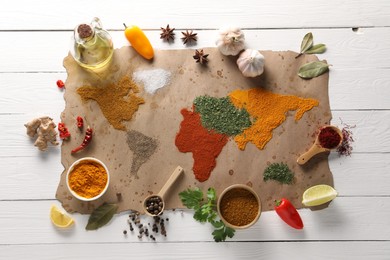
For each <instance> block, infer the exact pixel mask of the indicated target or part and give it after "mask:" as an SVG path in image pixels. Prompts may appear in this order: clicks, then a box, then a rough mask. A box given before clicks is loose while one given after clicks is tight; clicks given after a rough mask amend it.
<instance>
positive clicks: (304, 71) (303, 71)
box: [298, 61, 329, 79]
mask: <svg viewBox="0 0 390 260" xmlns="http://www.w3.org/2000/svg"><path fill="white" fill-rule="evenodd" d="M328 70H329V65H328V64H326V63H325V62H322V61H314V62H310V63H307V64H305V65H303V66H302V67H300V68H299V71H298V76H299V77H301V78H304V79H312V78H315V77H318V76H320V75H322V74H324V73H325V72H327V71H328Z"/></svg>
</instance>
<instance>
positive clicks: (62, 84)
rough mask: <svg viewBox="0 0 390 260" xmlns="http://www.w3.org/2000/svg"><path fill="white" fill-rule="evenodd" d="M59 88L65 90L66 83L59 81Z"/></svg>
mask: <svg viewBox="0 0 390 260" xmlns="http://www.w3.org/2000/svg"><path fill="white" fill-rule="evenodd" d="M57 86H58V87H59V88H64V87H65V83H64V82H63V81H62V80H60V79H59V80H57Z"/></svg>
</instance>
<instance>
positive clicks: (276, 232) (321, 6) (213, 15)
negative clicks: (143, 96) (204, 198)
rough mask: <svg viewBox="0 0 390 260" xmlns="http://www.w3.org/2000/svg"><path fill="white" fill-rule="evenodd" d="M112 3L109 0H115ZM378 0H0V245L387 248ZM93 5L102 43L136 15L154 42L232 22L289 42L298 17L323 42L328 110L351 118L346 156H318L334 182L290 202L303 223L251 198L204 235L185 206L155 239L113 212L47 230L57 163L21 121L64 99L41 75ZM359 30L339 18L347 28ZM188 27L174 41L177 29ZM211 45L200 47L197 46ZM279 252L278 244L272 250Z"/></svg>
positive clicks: (261, 45) (301, 250)
mask: <svg viewBox="0 0 390 260" xmlns="http://www.w3.org/2000/svg"><path fill="white" fill-rule="evenodd" d="M118 6H120V7H118ZM389 15H390V2H389V1H388V0H378V1H375V2H374V1H371V0H356V1H338V0H329V1H323V2H319V1H305V0H297V1H289V0H277V1H255V0H251V1H249V0H247V1H240V2H237V3H236V2H234V4H233V2H232V3H230V2H227V1H222V0H216V1H205V0H200V1H196V2H193V3H191V2H185V3H184V2H183V1H179V0H174V1H141V2H134V1H119V0H114V1H111V2H109V3H108V2H107V1H93V0H85V1H73V0H69V1H58V0H54V1H50V0H42V1H39V2H33V1H28V0H15V1H8V2H7V3H6V4H5V3H4V4H3V5H2V6H1V8H0V39H2V40H1V41H0V57H1V61H2V62H1V63H0V90H1V92H0V133H1V134H0V167H1V169H2V170H1V173H0V174H1V177H2V178H1V181H0V212H1V213H2V214H0V259H7V260H8V259H11V260H12V259H26V258H29V259H42V260H45V259H87V258H93V259H96V260H98V259H107V258H108V254H109V258H110V259H129V258H144V259H167V258H169V259H326V260H328V259H340V260H341V259H343V260H344V259H375V260H376V259H381V260H382V259H388V258H389V255H390V246H389V242H390V221H389V216H390V194H389V192H390V189H389V187H390V178H388V175H389V174H388V169H389V168H390V167H389V164H390V163H389V162H390V158H389V156H390V135H389V132H390V119H389V118H390V99H389V96H390V76H389V75H390V59H389V57H390V45H389V42H390V19H389ZM94 16H98V17H100V18H101V20H102V22H103V26H104V27H105V28H107V29H109V30H110V34H111V35H112V36H113V40H114V45H115V46H116V47H121V46H124V45H127V46H128V45H129V44H128V42H127V41H126V39H125V38H124V36H123V27H122V23H123V22H126V23H127V24H137V25H139V26H140V27H141V28H143V29H146V34H147V36H148V37H149V39H150V40H151V42H152V44H153V46H154V47H155V48H158V49H184V48H193V49H195V48H204V47H212V46H215V38H216V34H217V30H218V29H219V28H221V27H225V26H227V25H233V26H239V27H242V28H244V32H245V35H246V42H247V47H248V48H255V49H263V50H275V51H283V50H293V51H298V50H299V46H300V42H301V40H302V37H303V36H304V35H305V34H306V33H307V32H309V31H311V32H312V33H313V35H314V42H315V43H325V44H326V45H327V47H328V50H327V51H326V52H325V53H324V54H322V55H319V58H320V59H326V60H327V62H328V63H330V64H332V67H331V71H330V82H329V95H330V104H331V109H332V113H333V121H332V122H333V123H334V124H336V125H340V119H339V118H341V119H342V120H343V121H344V122H346V123H348V124H356V128H355V129H353V132H354V137H355V139H356V142H355V144H354V153H353V154H352V157H342V158H339V157H338V156H337V154H335V153H332V154H331V155H330V158H329V164H330V168H331V171H332V173H333V175H334V180H335V188H336V189H337V191H338V192H339V197H337V198H336V199H335V200H334V201H333V202H332V203H331V204H330V206H329V207H328V208H326V209H324V210H321V211H310V210H308V209H302V210H300V211H299V212H300V213H301V216H302V218H303V220H304V223H305V228H304V230H303V231H297V230H293V229H291V228H289V227H288V226H287V225H285V224H284V223H283V222H282V221H281V220H280V219H279V218H278V217H277V216H276V214H275V213H274V212H265V213H264V214H262V216H261V218H260V221H259V222H258V223H257V224H256V225H255V226H254V227H253V228H251V229H248V230H245V231H239V232H237V234H236V236H235V237H234V239H232V240H230V241H233V242H228V243H214V242H213V240H212V237H211V231H212V230H211V228H210V226H209V225H202V224H199V223H197V222H195V221H194V220H193V219H192V212H190V211H184V212H181V211H175V212H168V213H167V214H166V216H167V217H169V218H170V222H169V224H168V226H167V229H168V230H167V231H168V237H167V239H166V240H165V239H161V238H158V240H159V239H160V240H159V243H150V242H145V241H139V240H138V238H137V237H136V236H135V235H131V234H129V235H128V236H127V237H125V236H123V233H122V231H123V229H125V228H126V227H127V223H126V220H127V215H126V214H121V215H118V216H116V217H115V218H114V221H112V222H111V223H110V224H109V225H108V226H106V227H104V228H102V229H100V230H98V231H96V232H86V231H85V230H84V226H85V224H86V223H87V218H88V217H87V216H82V215H79V214H75V215H72V217H74V218H75V219H76V225H75V226H74V227H73V228H72V229H70V230H57V229H56V228H55V227H54V226H53V225H52V224H51V223H50V220H49V216H48V214H49V209H50V205H51V204H57V205H58V204H59V203H58V202H57V201H55V200H54V195H55V190H56V188H57V184H58V182H59V174H60V172H61V171H62V165H61V163H60V161H61V160H60V149H59V147H55V148H50V149H49V151H48V152H47V153H41V152H39V151H38V150H37V149H36V148H35V147H33V145H32V141H31V140H30V139H29V138H28V137H27V136H26V134H25V128H24V127H23V124H24V123H26V122H27V121H29V120H30V119H32V118H33V117H35V116H40V115H49V116H52V117H53V118H54V119H55V121H56V122H58V121H59V117H60V113H61V112H62V111H63V109H64V105H65V103H64V100H63V98H62V92H61V91H59V90H58V89H57V87H56V85H55V81H56V80H57V79H62V80H65V79H66V73H65V70H64V68H63V66H62V61H63V58H64V57H65V56H66V55H67V54H68V50H69V40H70V36H71V35H72V30H73V28H74V27H75V26H76V25H77V24H79V23H82V22H89V21H90V20H91V19H92V17H94ZM168 23H169V24H170V25H171V26H172V27H175V28H176V40H175V42H174V43H170V44H168V43H166V42H163V41H162V40H161V39H160V38H159V33H160V30H159V28H160V26H165V25H166V24H168ZM358 27H360V29H359V30H355V31H353V30H352V28H358ZM185 29H195V30H196V32H197V33H198V35H199V38H198V42H197V44H196V45H194V46H191V47H186V46H184V45H183V44H182V42H181V40H180V39H179V37H180V36H181V31H183V30H185ZM210 58H212V57H210ZM286 252H287V254H286Z"/></svg>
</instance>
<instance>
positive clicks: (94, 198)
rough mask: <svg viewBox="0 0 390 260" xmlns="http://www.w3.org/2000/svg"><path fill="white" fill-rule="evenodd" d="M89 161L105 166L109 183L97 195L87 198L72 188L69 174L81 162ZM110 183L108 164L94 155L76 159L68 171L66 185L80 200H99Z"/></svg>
mask: <svg viewBox="0 0 390 260" xmlns="http://www.w3.org/2000/svg"><path fill="white" fill-rule="evenodd" d="M87 162H93V163H97V164H100V165H101V166H103V168H104V170H105V171H106V174H107V183H106V186H105V187H104V189H103V190H102V191H101V192H100V193H99V194H98V195H96V196H94V197H91V198H86V197H83V196H81V195H79V194H78V193H76V192H75V191H74V190H72V189H71V188H70V186H69V176H70V174H71V173H72V171H73V169H74V168H75V167H76V166H77V165H79V164H81V163H87ZM109 184H110V173H109V171H108V169H107V166H106V165H105V164H104V163H103V162H102V161H100V160H99V159H96V158H93V157H84V158H81V159H79V160H77V161H75V162H74V163H73V164H72V165H71V166H70V167H69V169H68V172H67V173H66V186H67V187H68V190H69V191H70V193H71V194H72V195H73V196H74V197H75V198H77V199H79V200H82V201H94V200H97V199H98V198H100V197H101V196H103V194H104V193H105V192H106V191H107V189H108V185H109Z"/></svg>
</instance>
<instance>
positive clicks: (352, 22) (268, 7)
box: [0, 0, 390, 30]
mask: <svg viewBox="0 0 390 260" xmlns="http://www.w3.org/2000/svg"><path fill="white" fill-rule="evenodd" d="M118 6H119V8H118ZM26 7H29V8H26ZM21 9H24V10H25V11H24V12H23V15H21ZM389 12H390V4H389V2H388V1H386V0H378V1H375V4H374V3H373V2H372V1H370V0H356V1H353V2H340V1H337V0H329V1H324V2H319V1H305V0H297V1H294V2H291V1H289V0H277V1H240V2H239V3H235V2H228V3H227V2H226V1H223V0H216V1H207V0H199V1H196V2H188V3H186V4H183V2H182V1H179V0H174V1H169V3H166V2H163V1H139V2H136V3H134V2H131V1H120V0H112V1H111V2H110V3H107V2H106V1H93V0H88V1H80V2H64V1H58V0H57V1H50V0H45V1H39V4H36V5H32V4H31V2H30V1H28V0H17V1H11V2H9V3H8V4H7V5H4V6H3V7H2V8H1V11H0V29H2V30H10V29H11V30H25V29H29V30H53V29H56V30H64V29H73V28H74V27H75V24H78V23H82V22H84V21H87V22H89V19H92V17H91V16H97V17H100V18H103V22H104V25H105V27H106V28H108V29H122V28H123V27H122V23H123V22H126V23H128V24H129V23H134V24H139V25H141V26H142V27H143V28H147V29H150V28H159V27H160V26H165V25H166V24H167V23H170V24H171V25H172V26H174V27H178V28H213V29H217V28H219V27H221V26H226V25H228V24H232V23H233V21H234V25H235V26H239V27H242V28H302V27H333V28H340V27H372V26H388V25H389V23H390V21H389V19H388V14H389ZM15 15H18V18H19V19H15ZM10 21H12V23H11V22H10Z"/></svg>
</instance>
